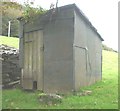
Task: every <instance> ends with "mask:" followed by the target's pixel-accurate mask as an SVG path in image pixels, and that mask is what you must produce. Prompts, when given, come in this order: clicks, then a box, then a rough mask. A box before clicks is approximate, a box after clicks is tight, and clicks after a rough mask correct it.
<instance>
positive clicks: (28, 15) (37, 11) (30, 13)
mask: <svg viewBox="0 0 120 111" xmlns="http://www.w3.org/2000/svg"><path fill="white" fill-rule="evenodd" d="M45 12H46V10H44V9H43V8H42V7H38V8H33V7H32V6H31V4H28V3H26V4H25V5H24V11H23V13H22V19H23V20H25V21H26V22H27V21H29V20H32V19H34V18H35V16H37V15H41V14H43V13H45Z"/></svg>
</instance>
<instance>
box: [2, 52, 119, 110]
mask: <svg viewBox="0 0 120 111" xmlns="http://www.w3.org/2000/svg"><path fill="white" fill-rule="evenodd" d="M117 61H118V54H117V53H115V52H112V51H106V50H103V69H102V70H103V72H102V81H99V82H97V83H96V84H94V85H91V86H89V87H84V88H81V89H80V91H79V92H78V93H80V92H83V91H86V90H89V91H92V93H91V94H90V95H85V96H79V95H77V94H74V95H73V94H68V95H64V96H63V99H62V103H61V104H55V105H51V106H47V105H42V104H40V102H39V100H38V97H39V95H40V94H41V92H39V91H35V92H26V91H23V90H21V89H19V88H17V89H10V90H3V98H2V100H3V102H2V103H3V109H8V108H10V109H41V108H42V109H118V63H117Z"/></svg>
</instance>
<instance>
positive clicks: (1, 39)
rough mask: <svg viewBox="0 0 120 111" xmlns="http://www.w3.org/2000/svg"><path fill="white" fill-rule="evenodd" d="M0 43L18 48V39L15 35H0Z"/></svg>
mask: <svg viewBox="0 0 120 111" xmlns="http://www.w3.org/2000/svg"><path fill="white" fill-rule="evenodd" d="M0 44H5V45H8V46H11V47H15V48H19V39H18V38H15V37H6V36H0Z"/></svg>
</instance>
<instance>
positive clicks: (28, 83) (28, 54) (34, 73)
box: [22, 30, 43, 90]
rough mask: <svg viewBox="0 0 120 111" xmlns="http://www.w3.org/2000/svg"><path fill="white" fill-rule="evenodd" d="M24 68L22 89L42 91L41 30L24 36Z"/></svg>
mask: <svg viewBox="0 0 120 111" xmlns="http://www.w3.org/2000/svg"><path fill="white" fill-rule="evenodd" d="M23 55H24V67H23V76H22V78H23V79H22V86H23V88H24V89H33V88H34V83H36V88H37V89H39V90H43V32H42V30H38V31H33V32H29V33H25V34H24V54H23Z"/></svg>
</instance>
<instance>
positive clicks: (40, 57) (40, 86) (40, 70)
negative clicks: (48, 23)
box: [37, 30, 43, 90]
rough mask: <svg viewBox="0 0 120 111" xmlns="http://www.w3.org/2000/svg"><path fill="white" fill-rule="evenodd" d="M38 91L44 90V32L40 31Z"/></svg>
mask: <svg viewBox="0 0 120 111" xmlns="http://www.w3.org/2000/svg"><path fill="white" fill-rule="evenodd" d="M37 44H38V48H37V52H38V57H37V58H38V67H37V69H38V90H43V31H42V30H39V31H38V41H37Z"/></svg>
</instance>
